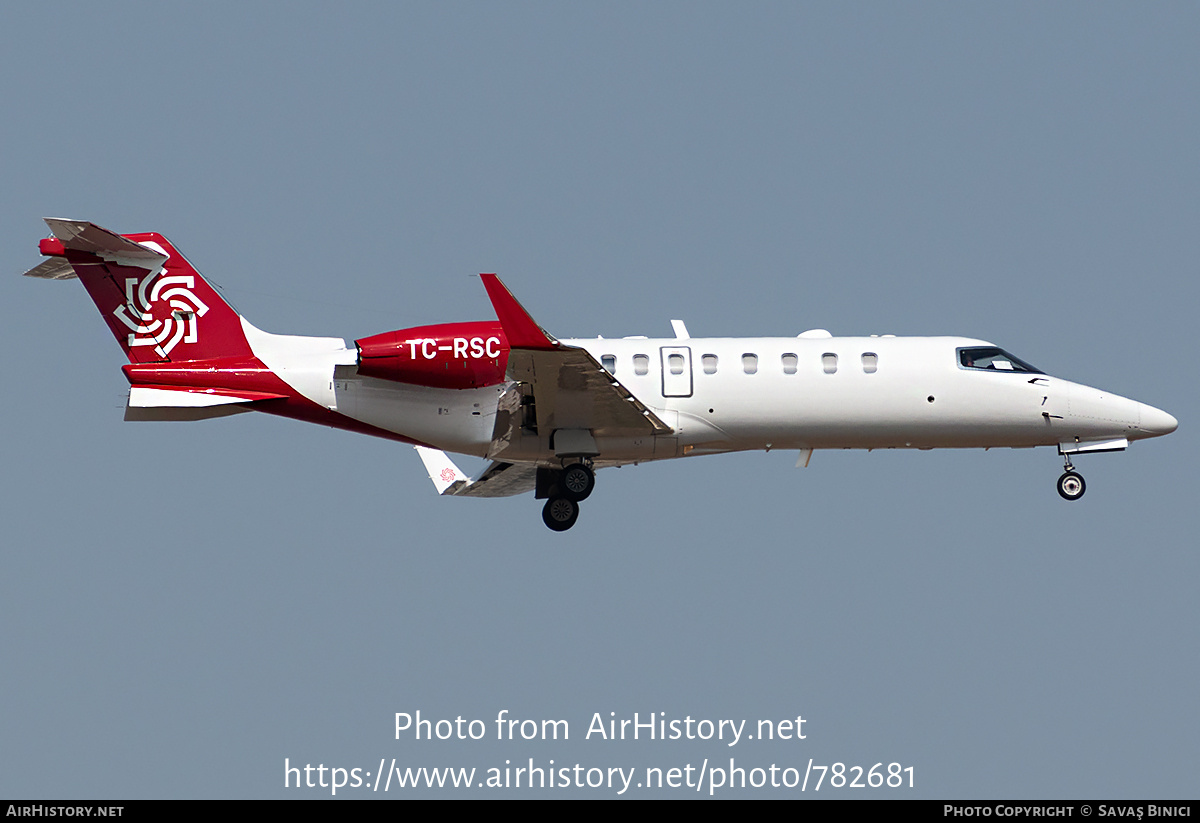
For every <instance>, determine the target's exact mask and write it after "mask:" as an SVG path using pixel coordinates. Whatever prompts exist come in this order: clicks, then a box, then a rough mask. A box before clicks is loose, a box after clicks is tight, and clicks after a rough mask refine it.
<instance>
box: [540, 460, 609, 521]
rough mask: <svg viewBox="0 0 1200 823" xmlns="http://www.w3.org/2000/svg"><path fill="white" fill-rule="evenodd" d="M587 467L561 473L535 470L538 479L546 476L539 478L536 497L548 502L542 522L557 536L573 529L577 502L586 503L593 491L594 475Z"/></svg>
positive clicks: (577, 466) (582, 465) (578, 465)
mask: <svg viewBox="0 0 1200 823" xmlns="http://www.w3.org/2000/svg"><path fill="white" fill-rule="evenodd" d="M590 462H591V461H587V463H590ZM587 463H572V464H571V465H569V466H567V467H565V468H563V469H562V470H543V469H539V470H538V472H539V475H540V474H541V472H542V471H546V472H547V475H546V476H544V477H545V479H544V480H543V477H539V478H538V496H539V497H541V496H545V497H546V498H547V500H546V505H545V506H544V507H543V508H542V521H543V522H544V523H545V524H546V525H547V526H549V527H550V528H551V529H553V530H554V531H556V532H565V531H566V530H567V529H569V528H571V527H572V526H574V525H575V521H576V520H578V519H579V503H580V501H582V500H586V499H587V498H588V495H590V494H591V493H592V489H594V488H596V473H595V472H594V471H592V467H591V466H589V465H587ZM543 483H545V486H544V487H543ZM543 488H544V490H545V493H544V495H543Z"/></svg>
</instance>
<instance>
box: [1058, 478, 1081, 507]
mask: <svg viewBox="0 0 1200 823" xmlns="http://www.w3.org/2000/svg"><path fill="white" fill-rule="evenodd" d="M1085 491H1087V484H1086V483H1084V482H1083V475H1081V474H1079V473H1078V472H1063V476H1062V477H1060V478H1058V494H1059V496H1060V497H1062V499H1063V500H1078V499H1079V498H1081V497H1083V493H1084V492H1085Z"/></svg>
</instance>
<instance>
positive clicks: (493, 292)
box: [479, 274, 558, 351]
mask: <svg viewBox="0 0 1200 823" xmlns="http://www.w3.org/2000/svg"><path fill="white" fill-rule="evenodd" d="M479 276H480V277H481V278H483V287H484V288H485V289H487V293H488V297H489V298H490V299H491V301H492V308H494V309H495V310H496V317H497V318H499V320H500V325H501V327H503V329H504V336H505V337H507V338H508V345H509V347H510V348H514V349H540V350H543V351H545V350H552V349H557V348H558V341H557V340H555V339H554V338H553V337H551V336H550V335H548V334H546V332H545V330H544V329H543V328H542V327H541V326H539V325H538V324H537V323H536V322H534V319H533V318H532V317H530V316H529V312H527V311H525V307H524V306H522V305H521V304H520V303H519V302H518V301H517V298H515V297H513V294H512V292H510V291H509V290H508V286H505V285H504V283H502V282H501V280H500V278H499V277H497V276H496V275H494V274H481V275H479Z"/></svg>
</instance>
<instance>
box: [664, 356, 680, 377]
mask: <svg viewBox="0 0 1200 823" xmlns="http://www.w3.org/2000/svg"><path fill="white" fill-rule="evenodd" d="M667 368H668V369H669V370H670V371H671V374H683V355H682V354H672V355H669V356H668V357H667Z"/></svg>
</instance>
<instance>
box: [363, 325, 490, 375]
mask: <svg viewBox="0 0 1200 823" xmlns="http://www.w3.org/2000/svg"><path fill="white" fill-rule="evenodd" d="M354 344H355V345H356V346H358V373H359V374H361V375H365V376H367V377H378V378H381V379H383V380H394V381H396V382H398V383H412V384H414V385H417V386H431V387H433V388H437V389H474V388H479V387H480V386H493V385H495V384H497V383H501V382H503V380H504V370H505V368H507V367H508V340H507V339H506V338H505V336H504V332H503V331H502V330H501V328H500V324H499V323H497V322H495V321H492V322H479V323H442V324H440V325H437V326H418V327H416V328H413V329H400V330H399V331H389V332H384V333H383V334H376V335H372V336H371V337H364V338H363V339H362V340H355V341H354Z"/></svg>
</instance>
